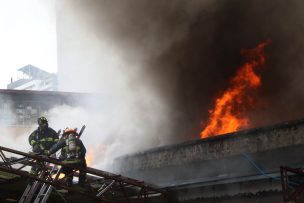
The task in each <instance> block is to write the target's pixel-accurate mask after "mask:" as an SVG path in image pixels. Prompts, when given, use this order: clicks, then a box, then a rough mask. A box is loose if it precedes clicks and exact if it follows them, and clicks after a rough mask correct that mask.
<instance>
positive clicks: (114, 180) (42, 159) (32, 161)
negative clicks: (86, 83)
mask: <svg viewBox="0 0 304 203" xmlns="http://www.w3.org/2000/svg"><path fill="white" fill-rule="evenodd" d="M6 154H10V155H12V156H13V157H16V156H17V157H18V158H8V157H7V155H6ZM1 159H2V162H0V171H4V172H8V173H12V174H16V175H19V176H22V177H27V178H30V179H32V180H37V181H40V182H42V183H46V184H49V185H52V186H54V187H56V188H63V189H66V190H68V191H71V192H77V193H80V194H82V195H85V196H89V197H92V198H95V199H96V198H97V199H100V200H101V201H103V202H119V201H124V202H133V201H136V202H148V199H149V198H150V197H154V196H159V197H161V198H162V199H163V200H164V202H166V201H167V200H166V191H165V190H163V189H160V188H158V187H157V186H154V185H151V184H148V183H145V182H143V181H138V180H136V179H132V178H127V177H124V176H121V175H116V174H113V173H109V172H106V171H102V170H98V169H94V168H90V167H87V168H85V169H84V171H85V172H86V173H87V174H88V175H92V176H95V177H96V180H94V181H93V182H96V183H98V184H100V185H101V187H99V189H98V190H96V189H95V190H94V189H92V191H90V192H88V191H85V190H81V189H76V188H72V187H67V186H66V185H65V184H64V181H62V179H59V177H58V176H56V177H52V176H51V175H48V176H47V177H46V178H43V179H42V178H39V177H37V176H32V175H30V174H29V173H28V172H27V171H24V170H22V169H23V168H24V167H26V166H33V165H37V166H39V167H40V168H41V171H44V172H45V173H46V174H51V173H50V170H51V168H50V167H49V166H48V165H49V164H53V165H55V166H56V167H58V168H61V167H62V166H65V167H69V166H67V165H66V164H63V163H62V162H61V161H59V160H58V159H55V158H50V157H47V156H41V155H36V154H29V153H24V152H21V151H17V150H13V149H10V148H6V147H2V146H0V160H1ZM20 165H21V166H20ZM91 183H92V182H91Z"/></svg>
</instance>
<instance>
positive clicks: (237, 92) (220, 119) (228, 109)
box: [200, 41, 270, 138]
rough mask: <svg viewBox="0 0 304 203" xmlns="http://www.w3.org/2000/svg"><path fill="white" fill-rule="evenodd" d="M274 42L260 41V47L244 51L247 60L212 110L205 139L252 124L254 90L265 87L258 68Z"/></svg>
mask: <svg viewBox="0 0 304 203" xmlns="http://www.w3.org/2000/svg"><path fill="white" fill-rule="evenodd" d="M269 43H270V41H267V42H264V43H261V44H259V45H258V46H257V47H256V48H253V49H249V50H242V51H241V54H245V55H246V58H247V61H246V62H245V63H244V65H243V66H242V67H241V68H240V69H239V70H238V71H237V73H236V75H235V76H234V77H233V78H232V79H231V81H230V83H231V85H230V87H229V88H228V89H227V90H226V91H225V92H223V94H222V95H221V96H220V97H219V98H217V99H216V100H215V105H214V108H213V110H210V111H209V114H210V116H209V121H208V124H207V126H206V127H205V128H204V130H203V131H202V132H201V134H200V135H201V138H206V137H210V136H215V135H219V134H224V133H229V132H234V131H237V130H238V129H240V128H244V127H248V126H249V120H248V119H247V118H246V117H245V116H244V114H245V111H246V110H247V108H248V107H250V106H252V105H253V102H254V99H253V97H252V96H251V93H252V90H255V89H257V88H258V87H260V86H261V78H260V77H259V76H258V75H257V74H256V73H255V72H254V69H255V68H257V67H259V66H261V65H263V64H264V63H265V61H266V57H265V54H264V49H265V47H266V46H267V45H268V44H269Z"/></svg>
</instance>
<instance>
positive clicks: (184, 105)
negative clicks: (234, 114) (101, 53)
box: [62, 0, 304, 141]
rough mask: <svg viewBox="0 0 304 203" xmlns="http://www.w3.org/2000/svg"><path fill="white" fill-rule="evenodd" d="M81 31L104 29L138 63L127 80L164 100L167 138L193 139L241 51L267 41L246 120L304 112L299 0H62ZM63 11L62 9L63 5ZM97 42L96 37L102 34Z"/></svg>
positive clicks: (303, 16) (303, 19) (267, 120)
mask: <svg viewBox="0 0 304 203" xmlns="http://www.w3.org/2000/svg"><path fill="white" fill-rule="evenodd" d="M66 2H67V3H66V5H68V6H71V7H74V8H75V9H76V10H77V12H78V13H79V15H81V16H82V18H83V20H84V22H85V24H86V25H87V26H86V27H85V28H84V29H89V30H91V31H92V32H93V33H94V34H95V35H96V36H97V37H98V36H101V35H102V36H103V37H104V35H105V34H106V35H107V36H108V39H110V40H111V43H113V44H115V45H116V46H117V47H119V48H120V50H121V52H122V53H123V55H124V57H125V60H126V61H130V62H134V63H135V62H136V63H139V64H141V66H142V68H141V71H140V77H135V78H134V83H132V84H131V85H134V86H140V85H142V83H143V82H145V83H149V84H150V85H153V86H154V87H155V88H156V90H157V91H158V92H159V94H160V96H161V97H162V98H164V99H165V101H166V102H167V103H168V104H170V105H169V106H170V108H171V109H170V112H172V116H171V119H172V122H173V123H175V124H176V125H174V126H170V127H172V129H173V131H172V140H175V141H182V140H188V139H191V138H198V137H199V132H200V131H201V130H202V125H203V124H204V123H205V122H206V121H207V119H208V109H211V108H212V107H213V102H214V99H215V98H216V97H217V96H218V95H219V94H220V92H221V91H224V90H225V89H226V88H227V86H228V84H229V79H230V78H231V77H232V76H233V75H234V73H235V72H236V70H237V69H238V68H239V67H240V66H241V65H242V62H243V60H244V59H243V58H242V56H241V55H240V50H241V49H244V48H253V47H255V46H256V45H257V44H259V43H261V42H263V41H265V40H271V41H272V43H271V45H270V46H268V48H267V49H266V53H267V55H268V60H267V62H266V65H265V67H263V68H261V69H259V74H260V75H261V77H262V88H261V89H260V91H259V92H258V96H259V100H258V103H259V107H258V108H257V109H254V110H252V111H251V112H248V116H249V117H250V118H251V122H252V126H253V127H257V126H262V125H269V124H273V123H276V122H280V121H286V120H291V119H297V118H301V117H303V116H304V107H303V106H304V105H303V103H304V82H303V81H304V80H303V79H302V78H304V59H303V54H304V53H303V52H304V38H303V36H304V12H303V10H304V3H302V1H299V0H289V1H286V0H276V1H265V0H247V1H243V0H226V1H222V0H215V1H214V0H212V1H211V0H210V1H208V0H205V1H196V0H187V1H184V0H153V1H151V0H124V1H113V0H86V1H84V0H82V1H81V0H67V1H66ZM62 12H64V11H62ZM101 40H102V39H101Z"/></svg>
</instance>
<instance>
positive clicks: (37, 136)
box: [28, 116, 59, 176]
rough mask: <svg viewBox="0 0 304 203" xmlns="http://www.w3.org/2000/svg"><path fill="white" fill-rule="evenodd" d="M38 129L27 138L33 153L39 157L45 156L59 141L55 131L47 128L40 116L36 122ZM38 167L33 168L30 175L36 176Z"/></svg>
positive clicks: (44, 120) (44, 119)
mask: <svg viewBox="0 0 304 203" xmlns="http://www.w3.org/2000/svg"><path fill="white" fill-rule="evenodd" d="M37 122H38V128H37V129H36V130H34V131H33V132H32V133H31V134H30V136H29V139H28V140H29V143H30V145H31V146H32V149H33V152H34V153H36V154H40V155H47V154H48V153H49V149H50V148H51V147H52V146H53V145H54V144H56V143H57V142H58V141H59V136H58V134H57V133H56V131H55V130H53V129H52V128H50V127H49V124H48V120H47V119H46V118H45V117H44V116H42V117H39V118H38V120H37ZM38 172H39V167H37V166H33V167H32V169H31V171H30V174H31V175H34V176H36V175H38Z"/></svg>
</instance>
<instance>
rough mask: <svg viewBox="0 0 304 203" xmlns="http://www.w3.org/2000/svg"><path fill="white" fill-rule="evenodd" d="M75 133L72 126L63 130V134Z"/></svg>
mask: <svg viewBox="0 0 304 203" xmlns="http://www.w3.org/2000/svg"><path fill="white" fill-rule="evenodd" d="M70 133H76V130H75V129H73V128H66V129H64V130H63V134H70Z"/></svg>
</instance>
